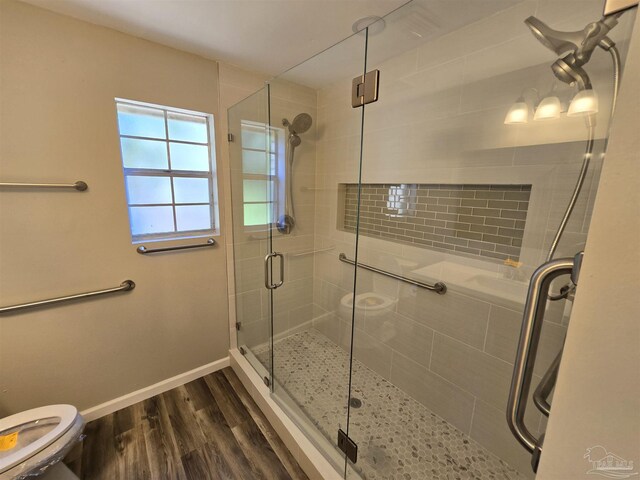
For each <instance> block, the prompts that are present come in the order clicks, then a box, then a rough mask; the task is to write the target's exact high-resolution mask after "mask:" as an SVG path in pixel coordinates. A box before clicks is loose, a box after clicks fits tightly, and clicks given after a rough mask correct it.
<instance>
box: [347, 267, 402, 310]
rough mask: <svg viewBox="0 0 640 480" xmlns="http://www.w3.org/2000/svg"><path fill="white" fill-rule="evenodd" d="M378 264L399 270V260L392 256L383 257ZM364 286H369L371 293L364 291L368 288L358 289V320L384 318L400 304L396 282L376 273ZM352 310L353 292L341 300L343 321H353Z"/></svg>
mask: <svg viewBox="0 0 640 480" xmlns="http://www.w3.org/2000/svg"><path fill="white" fill-rule="evenodd" d="M377 263H378V264H379V265H380V266H381V267H382V268H384V269H389V270H391V271H394V270H397V269H398V260H397V259H396V258H395V257H392V256H383V257H381V258H379V259H378V262H377ZM364 284H365V285H369V288H370V289H371V291H363V289H364V290H367V289H368V288H366V287H364V288H363V287H360V288H358V292H360V293H358V294H357V295H356V298H355V309H356V318H364V317H367V318H375V317H384V316H386V315H387V314H388V313H389V312H391V311H392V310H393V309H394V307H395V305H396V303H398V298H397V294H396V291H397V281H396V280H392V279H390V278H388V277H385V276H383V275H380V274H377V273H374V274H372V275H371V277H370V280H369V281H367V282H365V283H364ZM352 308H354V302H353V292H352V293H348V294H346V295H345V296H344V297H342V299H341V300H340V316H341V317H342V319H343V320H345V321H347V322H350V321H351V309H352Z"/></svg>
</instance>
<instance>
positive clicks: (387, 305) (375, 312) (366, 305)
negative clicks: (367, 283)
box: [340, 292, 398, 321]
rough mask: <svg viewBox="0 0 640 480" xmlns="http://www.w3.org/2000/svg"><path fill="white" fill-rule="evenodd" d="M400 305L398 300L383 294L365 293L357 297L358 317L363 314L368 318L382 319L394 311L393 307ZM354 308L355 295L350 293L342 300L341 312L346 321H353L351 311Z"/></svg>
mask: <svg viewBox="0 0 640 480" xmlns="http://www.w3.org/2000/svg"><path fill="white" fill-rule="evenodd" d="M396 303H398V299H397V298H391V297H388V296H387V295H384V294H382V293H376V292H365V293H360V294H358V295H356V302H355V308H356V316H359V315H358V314H359V313H363V314H364V315H365V316H366V317H368V318H375V317H381V316H384V315H386V314H387V313H388V312H390V311H392V310H393V306H394V305H395V304H396ZM352 308H353V293H348V294H346V295H345V296H344V297H342V300H340V311H341V312H342V317H343V319H345V320H348V321H350V320H351V309H352Z"/></svg>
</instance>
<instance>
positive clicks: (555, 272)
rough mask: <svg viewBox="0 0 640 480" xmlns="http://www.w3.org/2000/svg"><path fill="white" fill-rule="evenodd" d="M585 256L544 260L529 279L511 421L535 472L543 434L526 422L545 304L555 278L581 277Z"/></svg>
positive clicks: (510, 405)
mask: <svg viewBox="0 0 640 480" xmlns="http://www.w3.org/2000/svg"><path fill="white" fill-rule="evenodd" d="M581 260H582V252H580V253H579V254H578V255H576V256H575V257H574V258H561V259H557V260H552V261H550V262H547V263H544V264H542V265H541V266H540V267H538V268H537V269H536V271H535V272H533V275H532V276H531V281H530V282H529V289H528V292H527V300H526V302H525V306H524V313H523V318H522V328H521V330H520V340H519V341H518V349H517V352H516V358H515V362H514V367H513V377H512V379H511V388H510V390H509V401H508V404H507V423H508V424H509V429H510V430H511V432H512V433H513V435H514V436H515V437H516V439H517V440H518V441H519V442H520V443H521V444H522V446H524V447H525V448H526V449H527V450H528V451H529V452H531V453H532V454H533V460H532V462H531V464H532V467H533V470H534V472H535V471H536V470H537V466H538V461H539V459H540V454H541V453H542V438H540V439H538V438H536V437H535V436H534V435H533V434H532V433H531V432H530V431H529V429H528V428H527V427H526V425H525V424H524V415H525V411H526V408H527V398H528V396H529V389H530V387H531V380H532V378H533V366H534V364H535V360H536V355H537V352H538V343H539V341H540V333H541V331H542V321H543V318H544V313H545V306H546V303H547V298H548V295H549V288H550V287H551V282H552V281H553V280H554V279H555V278H557V277H559V276H560V275H567V274H572V277H574V276H575V277H577V275H576V272H574V266H575V267H576V269H577V268H578V266H579V264H580V262H581ZM576 280H577V278H576ZM576 283H577V282H576Z"/></svg>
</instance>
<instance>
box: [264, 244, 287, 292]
mask: <svg viewBox="0 0 640 480" xmlns="http://www.w3.org/2000/svg"><path fill="white" fill-rule="evenodd" d="M274 257H279V258H280V281H279V282H278V283H271V275H270V274H269V273H270V271H273V258H274ZM269 265H271V267H272V268H269ZM283 284H284V255H282V254H281V253H278V252H271V253H268V254H267V255H265V257H264V286H265V287H267V289H269V290H275V289H276V288H278V287H281V286H282V285H283Z"/></svg>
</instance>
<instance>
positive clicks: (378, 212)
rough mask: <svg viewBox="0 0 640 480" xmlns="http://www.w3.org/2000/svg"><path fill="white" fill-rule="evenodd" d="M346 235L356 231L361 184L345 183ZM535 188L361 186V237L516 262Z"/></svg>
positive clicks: (342, 186) (344, 224) (523, 186)
mask: <svg viewBox="0 0 640 480" xmlns="http://www.w3.org/2000/svg"><path fill="white" fill-rule="evenodd" d="M340 192H341V200H342V201H341V203H342V205H341V206H343V207H344V215H343V216H342V225H339V227H341V228H342V229H343V230H345V231H348V232H355V229H356V220H357V211H358V210H357V208H358V185H357V184H341V188H340ZM530 195H531V185H426V184H363V185H362V191H361V206H360V233H361V234H362V235H367V236H371V237H381V238H384V239H387V240H389V241H395V242H400V243H408V244H411V245H414V246H417V247H424V248H432V249H444V250H448V251H453V252H458V253H463V254H470V255H476V256H481V257H489V258H493V259H499V260H506V259H507V258H511V259H513V260H518V259H519V257H520V249H521V247H522V237H523V234H524V226H525V221H526V218H527V209H528V207H529V196H530Z"/></svg>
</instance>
